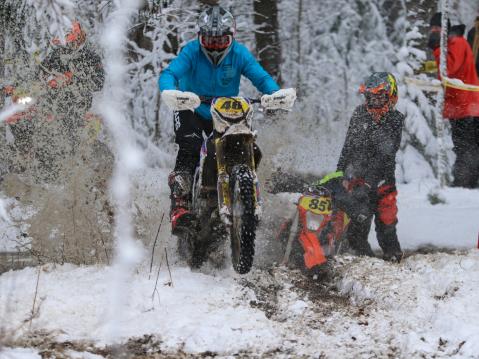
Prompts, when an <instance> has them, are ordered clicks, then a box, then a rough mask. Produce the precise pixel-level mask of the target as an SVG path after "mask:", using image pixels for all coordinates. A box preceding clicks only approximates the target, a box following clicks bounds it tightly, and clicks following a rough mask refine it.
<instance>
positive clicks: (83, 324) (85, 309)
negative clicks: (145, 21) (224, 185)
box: [0, 250, 479, 358]
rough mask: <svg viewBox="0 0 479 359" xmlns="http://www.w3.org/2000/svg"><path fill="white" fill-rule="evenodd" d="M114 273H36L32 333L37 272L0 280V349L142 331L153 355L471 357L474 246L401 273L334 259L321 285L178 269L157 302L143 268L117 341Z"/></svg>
mask: <svg viewBox="0 0 479 359" xmlns="http://www.w3.org/2000/svg"><path fill="white" fill-rule="evenodd" d="M111 271H112V269H111V268H98V267H75V266H71V265H64V266H57V267H54V266H44V267H42V270H41V273H40V280H39V286H38V294H37V303H36V309H35V312H36V313H37V315H36V316H35V318H33V319H32V320H31V328H29V327H30V321H29V320H28V319H29V318H30V315H31V310H32V303H33V298H34V293H35V286H36V278H37V269H35V268H28V269H24V270H22V271H16V272H9V273H5V274H3V275H2V276H0V313H1V316H2V318H3V319H4V320H2V327H3V329H4V330H5V331H6V333H8V334H10V333H14V335H13V336H6V338H7V342H6V343H7V345H8V346H10V347H15V346H16V347H21V346H26V347H28V346H29V345H32V343H34V342H35V340H34V338H35V337H37V340H38V336H40V337H42V336H43V337H44V342H46V343H52V342H59V343H61V342H65V341H68V342H72V343H73V344H72V345H71V346H73V348H72V349H76V348H78V350H79V349H81V348H84V347H85V343H89V345H90V346H89V348H90V349H89V350H87V351H89V352H90V353H93V354H98V353H101V352H102V350H104V351H103V353H105V350H108V349H105V348H108V346H107V347H105V345H108V344H112V343H116V342H123V343H124V342H126V341H127V340H128V339H129V338H137V339H136V340H139V341H141V339H139V338H142V337H143V338H146V337H144V335H148V336H151V337H148V339H147V340H146V342H143V345H144V347H145V346H146V348H149V349H148V350H151V351H158V350H160V349H161V350H162V352H163V353H165V352H169V353H179V352H180V351H181V352H185V353H190V354H195V353H196V354H198V353H205V352H210V353H215V354H218V355H220V356H227V355H234V354H237V353H243V354H245V353H249V354H248V355H265V356H270V357H287V356H294V357H297V356H301V355H304V356H305V357H311V356H315V357H317V356H319V355H323V357H327V358H337V357H342V358H358V357H372V356H377V357H386V356H388V355H389V356H393V357H420V356H421V355H424V356H425V357H432V356H434V355H435V356H436V357H451V356H454V355H456V356H457V357H462V358H474V357H476V355H477V353H478V352H479V346H478V343H479V332H478V331H477V323H478V322H479V252H478V251H476V250H470V251H468V252H464V253H455V254H429V255H415V256H412V257H409V258H407V259H406V260H405V261H404V262H403V263H401V264H399V265H395V264H390V263H385V262H383V261H382V260H379V259H372V260H371V259H359V258H352V257H342V258H338V262H337V263H336V270H335V271H336V273H335V275H334V278H332V279H330V281H326V282H324V283H323V284H320V283H319V282H308V281H307V280H305V278H304V277H303V276H301V275H300V274H298V273H296V272H288V271H286V270H284V269H281V268H276V269H273V270H271V271H254V272H252V273H250V274H248V275H246V276H244V277H239V276H237V275H235V274H234V273H232V272H231V271H230V270H224V271H219V272H216V273H209V274H203V273H193V272H191V271H190V270H188V269H186V268H182V267H178V266H176V267H173V268H172V272H171V278H170V276H169V274H168V271H167V270H166V268H163V269H162V270H161V272H160V277H159V281H158V287H157V289H158V292H157V293H155V295H153V291H154V288H155V281H156V278H155V275H153V276H152V277H151V279H148V271H147V270H145V269H140V270H139V271H138V272H137V273H136V274H134V275H132V276H131V278H130V279H129V280H128V283H127V287H128V292H126V293H125V299H126V300H127V302H126V303H127V304H126V306H125V307H124V309H123V311H124V312H123V313H122V318H123V319H122V322H121V327H120V328H116V332H117V333H118V335H117V336H115V337H111V333H112V330H111V328H109V326H108V323H107V322H105V318H106V316H105V315H106V314H105V313H106V312H107V310H108V307H109V292H110V288H109V284H110V282H109V281H110V278H111V274H112V273H111ZM438 279H440V280H438ZM170 282H172V285H169V283H170ZM328 286H331V287H328ZM14 288H15V289H14ZM143 341H145V339H143ZM75 343H76V344H75ZM10 353H12V352H11V351H10ZM2 355H3V354H2ZM11 357H13V358H17V357H20V356H11ZM32 357H34V356H32Z"/></svg>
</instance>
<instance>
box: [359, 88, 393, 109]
mask: <svg viewBox="0 0 479 359" xmlns="http://www.w3.org/2000/svg"><path fill="white" fill-rule="evenodd" d="M364 97H365V98H366V104H367V105H368V107H371V108H382V107H384V106H386V105H387V104H388V103H389V95H388V93H387V91H384V90H383V91H380V92H376V93H374V92H369V91H366V92H364Z"/></svg>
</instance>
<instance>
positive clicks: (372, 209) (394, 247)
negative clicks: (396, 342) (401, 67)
mask: <svg viewBox="0 0 479 359" xmlns="http://www.w3.org/2000/svg"><path fill="white" fill-rule="evenodd" d="M360 92H361V93H362V94H363V95H364V97H365V103H364V104H363V105H360V106H358V107H357V108H356V110H355V111H354V113H353V116H352V117H351V121H350V123H349V129H348V132H347V135H346V139H345V141H344V145H343V149H342V151H341V156H340V157H339V161H338V166H337V172H336V173H335V174H334V177H336V178H337V182H338V186H337V188H338V192H339V193H337V194H336V195H338V194H339V195H341V192H344V191H345V190H347V191H349V193H350V195H351V197H352V199H353V200H355V202H356V203H357V207H358V208H352V210H350V211H349V210H348V209H347V208H345V209H344V210H345V211H346V213H347V214H348V215H349V217H350V218H351V222H350V224H349V226H348V230H347V233H346V237H347V239H348V241H349V244H350V246H351V248H352V249H353V250H354V251H355V252H356V254H358V255H366V256H374V253H373V251H372V249H371V246H370V245H369V242H368V234H369V230H370V228H371V222H372V218H373V216H374V222H375V227H376V234H377V239H378V242H379V246H380V247H381V249H382V250H383V253H384V257H383V258H384V259H385V260H391V261H400V260H401V258H402V256H403V253H402V251H401V246H400V245H399V241H398V238H397V233H396V224H397V221H398V220H397V206H396V196H397V189H396V179H395V173H394V172H395V168H396V153H397V151H398V150H399V145H400V143H401V134H402V128H403V124H404V115H403V114H402V113H401V112H399V111H397V110H396V109H395V105H396V102H397V99H398V89H397V83H396V79H395V78H394V76H393V75H392V74H390V73H387V72H375V73H373V74H372V75H371V76H370V77H369V78H368V79H367V80H366V82H365V84H363V85H362V86H361V88H360ZM338 180H339V181H338ZM341 197H344V196H341ZM363 209H366V210H365V211H363Z"/></svg>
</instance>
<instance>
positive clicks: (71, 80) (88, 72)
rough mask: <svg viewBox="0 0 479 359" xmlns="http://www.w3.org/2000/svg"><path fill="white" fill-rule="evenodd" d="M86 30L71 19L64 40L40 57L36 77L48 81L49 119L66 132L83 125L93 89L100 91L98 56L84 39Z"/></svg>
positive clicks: (103, 77) (102, 80)
mask: <svg viewBox="0 0 479 359" xmlns="http://www.w3.org/2000/svg"><path fill="white" fill-rule="evenodd" d="M86 38H87V35H86V32H85V31H84V30H83V28H82V27H81V25H80V23H79V22H78V21H73V22H72V25H71V28H70V29H69V30H68V32H67V33H66V35H65V38H64V40H60V39H58V38H56V39H54V40H53V41H52V42H53V44H54V45H56V47H55V48H54V49H53V51H52V52H51V53H50V54H49V55H48V56H47V58H45V60H43V61H42V63H41V64H40V65H39V66H40V75H39V77H40V79H42V80H44V81H46V82H47V84H48V88H49V90H48V94H47V96H46V98H47V101H46V102H47V104H46V111H49V113H48V114H46V115H47V116H50V117H51V119H52V120H54V119H60V120H61V121H63V126H64V127H65V128H66V129H67V130H68V132H72V133H73V132H74V131H75V130H76V128H77V127H80V126H83V125H84V121H85V119H86V118H85V116H86V114H87V111H88V110H89V109H90V107H91V105H92V101H93V93H94V92H96V91H100V90H101V89H102V87H103V83H104V81H105V74H104V71H103V67H102V61H101V58H100V56H99V55H98V54H97V53H96V52H95V51H94V50H93V49H92V48H91V47H90V46H89V44H88V43H87V42H86Z"/></svg>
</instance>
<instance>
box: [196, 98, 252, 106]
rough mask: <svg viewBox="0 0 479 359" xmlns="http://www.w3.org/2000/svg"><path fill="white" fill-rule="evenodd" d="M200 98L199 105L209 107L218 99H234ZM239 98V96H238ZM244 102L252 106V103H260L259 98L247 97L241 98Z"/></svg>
mask: <svg viewBox="0 0 479 359" xmlns="http://www.w3.org/2000/svg"><path fill="white" fill-rule="evenodd" d="M199 97H200V101H201V103H204V104H206V105H211V103H212V102H213V100H214V99H216V98H218V97H226V98H231V99H234V97H232V96H216V97H212V96H199ZM240 97H241V96H240ZM243 98H244V99H245V100H247V101H248V102H249V103H251V104H254V103H261V99H260V98H249V97H243Z"/></svg>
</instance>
